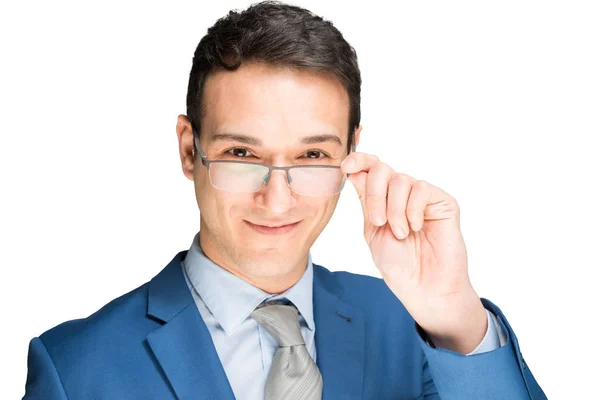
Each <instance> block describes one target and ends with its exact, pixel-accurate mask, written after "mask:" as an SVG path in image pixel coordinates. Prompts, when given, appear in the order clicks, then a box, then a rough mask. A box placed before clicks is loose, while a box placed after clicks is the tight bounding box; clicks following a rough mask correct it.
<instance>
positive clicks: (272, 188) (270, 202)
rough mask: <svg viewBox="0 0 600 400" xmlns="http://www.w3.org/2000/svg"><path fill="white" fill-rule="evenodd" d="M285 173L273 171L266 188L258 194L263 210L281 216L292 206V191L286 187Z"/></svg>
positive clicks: (293, 200)
mask: <svg viewBox="0 0 600 400" xmlns="http://www.w3.org/2000/svg"><path fill="white" fill-rule="evenodd" d="M286 175H287V174H286V172H285V171H282V170H277V169H274V170H272V171H271V176H270V178H269V181H268V182H267V184H266V186H265V187H263V188H262V189H261V190H260V191H259V192H258V193H259V194H260V196H261V197H262V201H263V205H264V207H265V209H267V210H269V211H270V212H271V213H273V214H283V213H285V212H287V211H288V210H289V209H290V208H292V207H293V206H294V202H295V199H294V196H293V191H292V189H291V188H290V187H289V186H288V182H287V176H286Z"/></svg>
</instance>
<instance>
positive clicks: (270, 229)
mask: <svg viewBox="0 0 600 400" xmlns="http://www.w3.org/2000/svg"><path fill="white" fill-rule="evenodd" d="M300 222H302V221H297V222H294V223H291V224H287V225H279V226H265V225H258V224H253V223H252V222H249V221H246V220H244V223H245V224H246V225H247V226H249V227H250V228H252V229H253V230H254V231H256V232H258V233H261V234H265V235H282V234H285V233H289V232H291V231H293V230H294V229H295V228H296V227H297V226H298V225H299V224H300Z"/></svg>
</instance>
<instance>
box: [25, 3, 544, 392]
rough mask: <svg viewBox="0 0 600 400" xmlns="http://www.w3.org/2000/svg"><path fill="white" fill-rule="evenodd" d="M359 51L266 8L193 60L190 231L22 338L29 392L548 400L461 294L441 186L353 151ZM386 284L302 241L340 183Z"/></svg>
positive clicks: (184, 140) (462, 262)
mask: <svg viewBox="0 0 600 400" xmlns="http://www.w3.org/2000/svg"><path fill="white" fill-rule="evenodd" d="M360 84H361V78H360V73H359V69H358V63H357V59H356V54H355V52H354V50H353V49H352V47H351V46H350V45H349V44H348V43H347V42H346V41H345V40H344V39H343V37H342V35H341V34H340V33H339V31H338V30H337V29H336V28H335V27H333V25H332V24H331V23H330V22H327V21H324V20H322V19H321V18H319V17H317V16H314V15H312V14H311V13H310V12H308V11H307V10H304V9H301V8H298V7H294V6H289V5H284V4H281V3H272V2H265V3H259V4H256V5H254V6H252V7H250V8H249V9H247V10H245V11H243V12H241V13H237V12H231V13H230V14H229V15H228V16H227V17H225V18H222V19H220V20H219V21H217V23H216V24H215V25H214V26H213V27H211V28H210V29H209V30H208V33H207V35H206V36H205V37H204V38H203V39H202V40H201V42H200V44H199V45H198V48H197V49H196V52H195V54H194V61H193V66H192V70H191V73H190V80H189V87H188V96H187V115H180V116H179V117H178V120H177V126H176V131H177V137H178V140H179V152H180V158H181V163H182V169H183V172H184V174H185V176H186V177H187V178H189V179H190V180H193V181H194V185H195V193H196V199H197V202H198V207H199V209H200V211H201V218H200V230H199V232H198V233H197V234H196V236H195V237H194V239H193V241H192V245H191V247H190V249H189V250H187V251H182V252H180V253H179V254H177V255H175V257H174V258H173V260H172V261H171V262H170V263H169V264H168V265H167V266H166V267H165V268H164V269H163V270H162V271H161V272H160V273H159V274H158V275H157V276H156V277H154V278H153V279H152V280H151V281H150V282H148V283H146V284H144V285H142V286H141V287H139V288H137V289H135V290H133V291H132V292H130V293H128V294H125V295H124V296H122V297H120V298H118V299H115V300H114V301H112V302H111V303H109V304H107V305H106V306H105V307H103V308H102V309H101V310H99V311H97V312H96V313H94V314H92V315H91V316H89V317H88V318H86V319H81V320H76V321H69V322H66V323H63V324H61V325H59V326H57V327H55V328H53V329H51V330H49V331H47V332H45V333H44V334H42V335H41V336H40V337H39V338H34V339H33V340H32V341H31V343H30V348H29V358H28V366H29V373H28V377H27V384H26V394H25V398H26V399H38V398H39V399H71V400H73V399H171V398H177V399H234V398H237V399H263V398H265V399H269V400H274V399H310V400H312V399H421V398H423V399H440V398H443V399H536V400H537V399H545V398H546V396H545V395H544V393H543V392H542V390H541V388H540V387H539V385H538V384H537V382H536V381H535V379H534V377H533V375H532V374H531V372H530V371H529V368H528V367H527V364H526V363H525V360H524V359H523V357H522V355H521V352H520V349H519V344H518V342H517V339H516V336H515V334H514V332H513V331H512V329H511V327H510V325H509V323H508V321H507V320H506V318H505V317H504V315H503V314H502V312H501V311H500V309H499V308H498V307H496V306H495V305H494V304H493V303H492V302H490V301H489V300H486V299H480V298H479V296H478V295H477V293H476V292H475V290H474V289H473V287H472V286H471V284H470V281H469V277H468V273H467V255H466V248H465V243H464V241H463V238H462V235H461V232H460V224H459V208H458V204H457V203H456V200H455V199H454V198H452V197H451V196H450V195H449V194H447V193H446V192H444V191H443V190H441V189H440V188H437V187H435V186H434V185H431V184H429V183H427V182H424V181H420V180H416V179H415V178H413V177H411V176H408V175H406V174H403V173H398V172H395V171H394V170H392V168H391V167H390V166H388V165H387V164H385V163H383V162H381V161H380V160H379V159H378V158H377V157H376V156H374V155H370V154H365V153H360V152H357V151H356V146H357V145H358V143H359V140H360V133H361V126H360ZM346 180H350V182H351V183H352V185H353V186H354V187H355V189H356V191H357V193H358V195H359V197H360V201H361V204H362V212H363V216H364V236H365V239H366V242H367V245H368V246H369V248H370V250H371V253H372V256H373V260H374V263H375V265H376V266H377V268H379V270H380V271H381V274H382V277H383V279H376V278H373V277H367V276H362V275H357V274H350V273H347V272H334V273H332V272H330V271H328V270H327V269H326V268H325V267H323V266H320V265H317V264H313V263H312V259H311V256H310V253H309V250H310V248H311V246H312V244H313V243H314V241H315V240H316V238H317V237H318V235H319V234H320V233H321V231H322V230H323V228H324V227H325V225H326V224H327V222H328V221H329V219H330V217H331V215H332V213H333V211H334V209H335V206H336V204H337V201H338V199H339V193H340V191H341V190H342V188H343V186H344V184H345V181H346Z"/></svg>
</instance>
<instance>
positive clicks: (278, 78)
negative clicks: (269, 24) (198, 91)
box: [201, 63, 349, 146]
mask: <svg viewBox="0 0 600 400" xmlns="http://www.w3.org/2000/svg"><path fill="white" fill-rule="evenodd" d="M203 106H204V116H203V118H202V124H201V125H202V135H201V138H203V137H204V138H206V139H208V140H209V139H210V137H211V136H213V135H219V134H223V133H238V134H245V135H250V136H254V137H257V138H260V139H261V140H262V142H263V143H266V145H273V146H278V145H282V146H283V145H287V144H290V143H295V142H298V141H299V140H300V138H303V137H306V136H309V135H316V134H332V135H336V136H338V137H339V138H340V142H341V143H342V144H343V145H344V146H345V144H346V142H347V135H348V122H349V98H348V94H347V92H346V90H345V89H344V87H343V85H342V84H341V83H340V82H339V81H338V80H337V79H335V78H334V77H333V76H330V75H328V74H323V73H316V72H312V71H306V70H297V69H291V68H283V67H273V66H270V65H265V64H261V63H244V64H242V65H241V66H240V67H239V68H238V69H237V70H235V71H225V70H217V71H215V72H211V74H210V75H209V76H208V78H207V80H206V83H205V86H204V92H203Z"/></svg>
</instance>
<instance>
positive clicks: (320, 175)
mask: <svg viewBox="0 0 600 400" xmlns="http://www.w3.org/2000/svg"><path fill="white" fill-rule="evenodd" d="M290 179H291V182H290V186H291V187H292V190H293V191H294V192H296V193H298V194H299V195H301V196H308V197H320V196H333V195H334V194H338V193H339V192H341V191H342V188H343V187H344V183H345V182H346V175H345V174H344V173H343V172H342V170H341V169H340V168H338V167H329V166H327V167H325V166H316V165H313V166H306V167H297V168H291V169H290Z"/></svg>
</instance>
